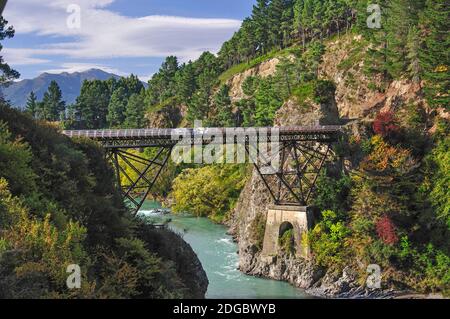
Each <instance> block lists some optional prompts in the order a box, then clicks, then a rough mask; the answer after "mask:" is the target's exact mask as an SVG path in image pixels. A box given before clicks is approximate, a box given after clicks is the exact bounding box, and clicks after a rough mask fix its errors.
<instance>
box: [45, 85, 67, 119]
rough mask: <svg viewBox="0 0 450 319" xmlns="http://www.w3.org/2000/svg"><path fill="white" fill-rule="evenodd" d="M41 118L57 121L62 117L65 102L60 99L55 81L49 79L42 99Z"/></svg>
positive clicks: (59, 90) (60, 94)
mask: <svg viewBox="0 0 450 319" xmlns="http://www.w3.org/2000/svg"><path fill="white" fill-rule="evenodd" d="M42 109H43V110H42V116H43V117H42V119H44V120H47V121H58V120H61V119H62V118H64V116H65V115H64V112H65V109H66V103H65V102H64V101H63V100H62V92H61V89H60V88H59V85H58V83H56V81H51V82H50V85H49V87H48V90H47V92H45V93H44V98H43V99H42Z"/></svg>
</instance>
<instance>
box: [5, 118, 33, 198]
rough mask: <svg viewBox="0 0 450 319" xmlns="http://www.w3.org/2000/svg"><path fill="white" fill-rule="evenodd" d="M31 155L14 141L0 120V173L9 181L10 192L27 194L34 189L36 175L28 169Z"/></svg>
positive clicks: (19, 141) (23, 145)
mask: <svg viewBox="0 0 450 319" xmlns="http://www.w3.org/2000/svg"><path fill="white" fill-rule="evenodd" d="M31 159H32V153H31V150H30V148H29V147H28V145H27V144H26V143H24V142H23V141H21V140H20V139H16V140H14V139H13V137H12V134H11V132H10V131H9V130H8V126H7V124H6V123H5V122H3V121H2V120H1V119H0V172H1V175H2V176H4V177H5V178H7V179H8V180H10V181H11V182H10V187H11V190H12V191H13V192H15V193H27V192H29V191H31V190H33V189H35V187H36V184H35V180H36V177H37V176H36V175H35V173H34V172H33V170H32V169H31V168H30V167H29V164H30V162H31Z"/></svg>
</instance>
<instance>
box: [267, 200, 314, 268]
mask: <svg viewBox="0 0 450 319" xmlns="http://www.w3.org/2000/svg"><path fill="white" fill-rule="evenodd" d="M315 220H316V214H315V212H314V210H313V209H312V208H311V207H309V206H279V205H273V206H270V207H269V209H268V212H267V222H266V230H265V234H264V242H263V250H262V255H263V256H266V257H270V256H276V255H277V254H278V253H279V239H280V238H281V237H282V236H283V234H284V233H285V232H286V231H288V230H289V229H292V230H293V234H294V247H295V256H296V257H302V258H305V259H307V258H309V257H310V251H309V247H308V246H307V245H306V242H305V241H304V240H303V235H304V234H306V232H307V231H308V230H310V229H311V228H312V227H313V226H314V222H315Z"/></svg>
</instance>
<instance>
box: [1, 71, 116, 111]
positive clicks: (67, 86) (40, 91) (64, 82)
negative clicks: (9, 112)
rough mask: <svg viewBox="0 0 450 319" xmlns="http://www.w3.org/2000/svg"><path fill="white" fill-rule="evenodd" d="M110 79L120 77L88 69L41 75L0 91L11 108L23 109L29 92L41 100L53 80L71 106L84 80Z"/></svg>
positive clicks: (15, 83)
mask: <svg viewBox="0 0 450 319" xmlns="http://www.w3.org/2000/svg"><path fill="white" fill-rule="evenodd" d="M110 78H115V79H119V78H120V76H118V75H115V74H112V73H107V72H105V71H102V70H99V69H90V70H87V71H84V72H75V73H67V72H64V73H60V74H50V73H42V74H41V75H39V76H38V77H37V78H34V79H31V80H22V81H18V82H14V83H13V84H11V85H10V86H8V87H6V88H2V89H1V90H2V92H3V95H4V97H5V99H6V100H9V101H10V102H11V104H12V105H13V106H15V107H18V108H24V107H25V105H26V103H27V98H28V95H29V94H30V93H31V91H33V92H34V93H35V94H36V96H37V98H38V100H41V99H42V97H43V96H44V93H45V92H46V91H47V88H48V86H49V85H50V82H51V81H53V80H55V81H56V82H57V83H58V85H59V87H60V88H61V91H62V95H63V99H64V101H66V103H67V104H71V103H73V102H75V100H76V98H77V96H78V95H79V94H80V90H81V85H82V84H83V81H84V80H108V79H110Z"/></svg>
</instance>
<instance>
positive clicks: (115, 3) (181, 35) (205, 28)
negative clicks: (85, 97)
mask: <svg viewBox="0 0 450 319" xmlns="http://www.w3.org/2000/svg"><path fill="white" fill-rule="evenodd" d="M253 3H254V0H12V1H9V2H8V4H7V7H6V9H5V12H4V13H3V16H4V17H5V18H6V19H7V20H8V21H9V22H10V24H11V25H13V26H14V27H15V29H16V36H15V37H14V38H13V39H8V40H5V41H4V42H3V46H4V49H3V50H2V55H4V58H5V60H6V61H7V62H8V63H9V64H10V65H11V66H12V67H14V68H15V69H16V70H18V71H19V72H20V73H21V79H24V78H32V77H35V76H37V75H39V74H40V73H42V72H50V73H59V72H75V71H83V70H86V69H89V68H94V67H95V68H100V69H103V70H105V71H109V72H113V73H116V74H119V75H128V74H130V73H134V74H137V75H138V76H139V77H140V78H141V79H142V80H147V79H148V78H149V77H150V76H151V75H152V74H153V73H154V72H156V71H157V70H158V68H159V66H160V64H161V62H162V61H163V59H164V57H165V56H167V55H176V56H178V57H179V59H180V61H188V60H190V59H195V58H197V57H198V56H199V55H200V54H201V52H202V51H205V50H209V51H213V52H216V51H217V50H218V49H219V48H220V45H221V44H222V43H223V42H224V41H225V40H227V39H229V38H230V36H231V35H232V34H233V32H235V31H236V30H237V29H238V28H239V25H240V23H241V21H242V20H243V19H244V18H245V17H247V16H249V15H250V12H251V8H252V5H253ZM73 4H75V5H76V6H77V7H76V9H77V10H78V9H79V18H80V20H79V21H80V24H79V28H78V27H75V28H73V27H72V28H71V27H68V25H67V21H68V20H69V22H74V21H77V20H76V19H75V20H73V19H70V18H71V17H74V15H72V13H73V12H74V11H70V12H68V11H67V10H68V7H69V6H70V5H73ZM72 25H73V24H72Z"/></svg>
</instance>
